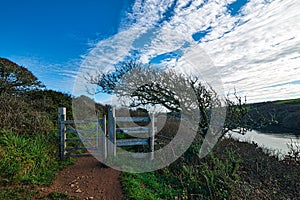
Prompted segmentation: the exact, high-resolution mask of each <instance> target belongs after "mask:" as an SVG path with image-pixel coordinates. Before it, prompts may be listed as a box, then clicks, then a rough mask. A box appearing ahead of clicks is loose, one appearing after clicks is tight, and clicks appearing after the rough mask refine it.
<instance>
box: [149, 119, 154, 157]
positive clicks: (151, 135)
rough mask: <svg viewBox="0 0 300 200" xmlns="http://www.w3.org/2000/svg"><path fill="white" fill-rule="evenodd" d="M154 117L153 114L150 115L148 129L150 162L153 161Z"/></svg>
mask: <svg viewBox="0 0 300 200" xmlns="http://www.w3.org/2000/svg"><path fill="white" fill-rule="evenodd" d="M154 138H155V116H154V113H152V114H151V127H150V141H149V143H150V144H149V145H150V150H151V156H150V160H153V159H154V145H155V141H154V140H155V139H154Z"/></svg>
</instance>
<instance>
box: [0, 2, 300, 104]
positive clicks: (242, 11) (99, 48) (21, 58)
mask: <svg viewBox="0 0 300 200" xmlns="http://www.w3.org/2000/svg"><path fill="white" fill-rule="evenodd" d="M0 3H1V12H0V22H1V31H0V57H5V58H8V59H11V60H12V61H14V62H16V63H18V64H20V65H23V66H25V67H27V68H28V69H30V70H31V71H32V72H33V73H34V74H35V75H36V76H37V77H38V78H39V79H40V80H41V81H42V82H43V83H45V85H46V86H47V88H48V89H54V90H59V91H63V92H68V93H70V94H72V93H73V94H76V95H78V94H79V93H78V92H79V91H80V90H79V89H78V90H76V89H75V91H74V88H77V87H78V85H84V83H83V82H82V81H83V80H82V79H81V80H79V78H78V73H79V75H80V74H81V73H86V72H89V73H93V72H94V71H97V70H99V69H100V70H103V71H106V70H110V69H112V67H113V65H114V64H116V63H118V62H122V61H124V60H126V59H127V58H128V57H134V58H136V59H139V60H140V61H141V62H143V63H152V64H155V65H158V66H168V67H171V68H174V69H176V70H179V71H184V72H186V71H189V72H190V73H193V74H198V73H199V75H200V76H202V77H206V79H207V80H205V81H207V82H210V81H215V82H216V81H217V83H218V85H220V83H221V85H222V88H223V91H224V93H227V92H228V91H232V90H233V89H234V88H235V89H236V90H237V91H238V93H239V94H240V95H242V96H244V95H246V96H247V97H248V99H249V101H250V102H258V101H266V100H276V99H285V98H296V97H300V92H299V88H300V87H299V86H300V64H299V63H300V62H299V61H300V50H299V49H300V33H299V31H300V24H299V23H300V13H299V10H300V2H299V1H298V0H136V1H134V0H131V1H120V0H110V1H100V0H89V1H71V0H62V1H58V0H52V1H47V0H45V1H38V0H27V1H19V0H0ZM191 51H197V52H196V53H197V58H198V60H197V64H195V63H196V60H193V59H194V58H191V57H189V55H190V54H188V53H187V52H191ZM199 59H201V60H202V61H201V62H200V61H199ZM193 63H194V64H193ZM220 81H221V82H220Z"/></svg>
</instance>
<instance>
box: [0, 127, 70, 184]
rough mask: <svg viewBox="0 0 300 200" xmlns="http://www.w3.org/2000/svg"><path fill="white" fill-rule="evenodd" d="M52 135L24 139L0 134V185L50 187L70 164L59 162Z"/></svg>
mask: <svg viewBox="0 0 300 200" xmlns="http://www.w3.org/2000/svg"><path fill="white" fill-rule="evenodd" d="M56 140H57V139H56V136H55V135H54V134H49V135H39V134H36V135H33V136H26V135H20V134H15V133H13V132H10V131H0V184H1V185H12V184H14V185H15V184H21V185H22V184H37V185H49V184H50V183H51V181H52V180H53V178H54V176H55V172H56V171H58V170H59V169H62V168H63V167H64V166H66V165H67V164H69V163H70V162H71V160H67V161H64V162H61V161H59V160H58V156H57V155H58V152H57V145H56V144H57V142H56Z"/></svg>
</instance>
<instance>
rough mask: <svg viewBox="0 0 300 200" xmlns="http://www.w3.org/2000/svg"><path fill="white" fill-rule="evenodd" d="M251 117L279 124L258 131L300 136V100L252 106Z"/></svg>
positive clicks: (258, 128)
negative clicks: (271, 120) (273, 120)
mask: <svg viewBox="0 0 300 200" xmlns="http://www.w3.org/2000/svg"><path fill="white" fill-rule="evenodd" d="M250 106H251V110H250V115H251V116H252V118H253V119H254V120H259V116H261V115H262V116H265V117H266V118H269V119H270V118H271V115H272V116H273V117H274V118H275V120H276V121H277V122H278V123H276V124H271V125H267V126H265V127H257V130H259V131H262V132H271V133H292V134H296V135H300V98H299V99H288V100H279V101H272V102H263V103H255V104H250Z"/></svg>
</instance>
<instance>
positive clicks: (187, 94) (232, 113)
mask: <svg viewBox="0 0 300 200" xmlns="http://www.w3.org/2000/svg"><path fill="white" fill-rule="evenodd" d="M87 78H88V81H89V82H90V83H91V84H96V85H97V86H98V90H97V92H104V93H109V94H115V95H116V96H118V97H120V98H127V101H130V106H132V107H138V106H144V105H149V104H150V105H157V104H158V105H161V106H163V107H165V108H167V109H168V110H170V111H172V112H185V113H192V111H194V110H195V109H197V111H198V112H199V113H198V114H199V115H198V114H197V115H198V116H200V117H199V129H198V133H200V134H201V135H206V133H207V132H208V129H209V124H210V122H211V114H212V111H213V110H217V109H219V111H221V109H222V110H225V112H220V113H221V115H227V117H226V120H225V122H224V126H223V129H222V131H221V132H222V133H221V134H222V135H224V134H225V133H227V132H228V131H231V130H238V131H239V132H240V133H245V132H246V131H247V130H248V129H250V127H249V124H247V122H248V121H249V120H248V119H247V117H248V115H247V107H246V106H245V102H242V99H241V98H240V97H238V96H236V101H232V100H230V99H229V98H222V97H219V96H218V94H217V93H216V92H215V90H214V89H213V88H212V87H211V86H210V85H209V84H206V83H203V82H201V81H200V78H199V77H197V76H191V75H190V76H187V75H185V74H181V73H177V72H175V71H174V70H172V69H168V70H159V69H155V68H153V67H151V66H143V65H142V64H139V63H137V62H127V63H124V65H122V66H116V67H115V69H114V70H113V71H110V72H108V73H102V72H99V73H98V74H96V75H94V76H91V75H89V76H88V77H87ZM190 111H191V112H190ZM198 116H197V117H198ZM222 117H224V116H222Z"/></svg>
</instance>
